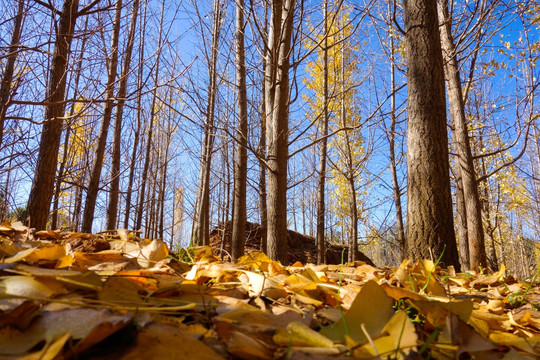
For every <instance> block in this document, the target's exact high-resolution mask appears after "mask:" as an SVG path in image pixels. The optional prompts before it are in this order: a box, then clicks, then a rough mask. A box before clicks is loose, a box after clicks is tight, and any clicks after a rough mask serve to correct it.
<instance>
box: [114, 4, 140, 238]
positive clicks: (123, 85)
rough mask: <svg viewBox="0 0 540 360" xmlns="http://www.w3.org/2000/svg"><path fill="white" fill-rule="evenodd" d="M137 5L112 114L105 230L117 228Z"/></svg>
mask: <svg viewBox="0 0 540 360" xmlns="http://www.w3.org/2000/svg"><path fill="white" fill-rule="evenodd" d="M139 3H140V0H135V1H133V9H132V11H131V20H130V25H129V32H128V39H127V45H126V49H125V51H124V54H125V55H124V63H123V65H122V74H121V75H120V84H119V85H118V95H117V97H118V101H117V104H116V113H115V114H114V136H113V153H112V164H111V192H110V197H109V206H108V209H107V225H106V228H107V229H115V228H116V227H117V226H116V223H117V221H116V219H117V216H118V196H119V190H120V156H121V153H120V152H121V149H120V143H121V141H122V123H123V116H124V105H125V102H126V101H125V97H126V93H127V80H128V76H129V73H130V71H131V55H132V53H133V45H134V43H135V30H136V27H137V17H138V13H139ZM126 212H129V209H127V208H126Z"/></svg>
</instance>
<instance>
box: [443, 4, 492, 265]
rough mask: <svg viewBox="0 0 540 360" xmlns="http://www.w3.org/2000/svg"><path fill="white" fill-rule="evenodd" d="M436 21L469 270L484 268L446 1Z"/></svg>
mask: <svg viewBox="0 0 540 360" xmlns="http://www.w3.org/2000/svg"><path fill="white" fill-rule="evenodd" d="M437 7H438V13H439V18H440V19H441V21H442V26H441V27H440V29H441V44H442V50H443V55H444V70H445V74H446V83H447V84H448V101H449V103H450V114H451V118H452V120H453V121H452V123H453V125H454V131H453V135H454V148H455V151H456V155H457V159H456V160H457V166H459V167H460V170H461V182H462V185H463V197H464V200H465V211H466V219H467V234H468V241H469V261H470V267H471V268H472V269H475V270H476V269H478V268H479V267H482V268H485V267H486V266H487V260H486V248H485V243H484V229H483V227H482V208H481V204H480V198H479V196H478V184H477V182H476V171H475V169H474V162H473V157H472V152H471V145H470V141H469V133H468V130H467V120H466V119H465V100H464V99H463V92H462V89H461V77H460V73H459V66H458V61H457V55H456V47H455V46H454V40H453V38H452V33H451V21H452V19H451V18H450V15H449V12H448V0H439V1H438V2H437Z"/></svg>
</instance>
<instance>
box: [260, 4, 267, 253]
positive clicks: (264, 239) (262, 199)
mask: <svg viewBox="0 0 540 360" xmlns="http://www.w3.org/2000/svg"><path fill="white" fill-rule="evenodd" d="M264 27H265V32H267V31H268V9H267V8H265V10H264ZM262 62H263V74H266V54H265V56H263V59H262ZM266 94H267V91H266V81H264V79H263V81H262V102H261V137H260V141H259V149H260V151H261V157H262V158H263V159H266V123H267V119H266V115H267V110H266ZM266 199H267V191H266V165H265V164H264V163H263V162H262V161H259V212H260V218H261V248H260V250H261V251H263V252H265V253H266V252H267V251H268V240H267V239H268V205H267V201H266Z"/></svg>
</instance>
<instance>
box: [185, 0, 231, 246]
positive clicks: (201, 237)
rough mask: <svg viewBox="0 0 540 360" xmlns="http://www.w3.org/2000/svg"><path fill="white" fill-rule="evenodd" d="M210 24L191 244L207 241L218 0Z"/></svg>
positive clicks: (217, 48)
mask: <svg viewBox="0 0 540 360" xmlns="http://www.w3.org/2000/svg"><path fill="white" fill-rule="evenodd" d="M213 15H214V19H213V26H212V43H211V45H210V58H209V59H208V61H209V63H208V65H209V66H208V75H209V78H210V81H209V82H208V101H207V106H206V121H205V124H204V137H203V144H202V154H201V167H200V172H199V186H198V189H197V198H196V200H195V204H196V206H195V216H194V219H193V230H192V236H191V241H192V243H195V244H200V245H208V244H209V243H210V237H209V236H210V232H209V226H210V171H211V165H212V152H213V147H214V131H215V129H214V116H215V104H216V93H217V59H218V52H219V45H218V41H219V36H220V32H221V24H222V17H223V10H222V9H221V1H220V0H214V9H213Z"/></svg>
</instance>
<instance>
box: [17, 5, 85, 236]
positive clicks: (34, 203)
mask: <svg viewBox="0 0 540 360" xmlns="http://www.w3.org/2000/svg"><path fill="white" fill-rule="evenodd" d="M78 7H79V1H78V0H65V1H64V4H63V7H62V11H61V12H60V20H59V23H58V27H57V29H58V32H57V34H56V40H55V45H54V53H53V59H52V64H51V71H50V73H49V82H48V84H47V96H46V100H45V102H46V104H45V122H44V124H43V131H42V133H41V139H40V143H39V153H38V158H37V165H36V169H35V176H34V180H33V181H32V188H31V190H30V196H29V198H28V205H27V211H28V222H29V225H30V226H32V227H35V228H37V229H45V227H46V226H47V218H48V216H49V209H50V206H51V199H52V195H53V189H54V178H55V175H56V166H57V162H58V150H59V147H60V139H61V137H62V125H63V123H64V120H63V116H64V109H65V104H64V103H63V100H64V97H65V91H66V78H67V76H66V71H67V63H68V59H69V53H70V48H71V42H72V40H73V32H74V29H75V22H76V20H77V9H78Z"/></svg>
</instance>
